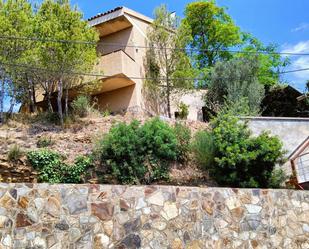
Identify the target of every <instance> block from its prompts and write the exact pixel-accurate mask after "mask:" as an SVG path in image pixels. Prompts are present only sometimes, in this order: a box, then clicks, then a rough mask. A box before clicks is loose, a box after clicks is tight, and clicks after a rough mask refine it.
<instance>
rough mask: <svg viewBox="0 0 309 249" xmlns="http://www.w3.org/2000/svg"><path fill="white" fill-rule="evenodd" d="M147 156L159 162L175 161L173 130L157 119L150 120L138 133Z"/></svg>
mask: <svg viewBox="0 0 309 249" xmlns="http://www.w3.org/2000/svg"><path fill="white" fill-rule="evenodd" d="M139 135H140V138H141V139H142V143H143V146H144V149H145V150H146V152H147V154H148V155H149V156H151V157H153V158H157V159H160V160H176V158H177V138H176V136H175V133H174V131H173V129H172V128H171V127H170V126H169V125H168V124H167V123H165V122H164V121H161V120H160V119H159V118H154V119H150V120H148V121H147V122H145V124H144V125H143V126H142V127H141V129H140V132H139Z"/></svg>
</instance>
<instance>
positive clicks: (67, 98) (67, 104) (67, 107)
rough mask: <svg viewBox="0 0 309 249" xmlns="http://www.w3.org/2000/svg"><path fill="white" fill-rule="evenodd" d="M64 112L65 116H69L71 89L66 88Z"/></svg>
mask: <svg viewBox="0 0 309 249" xmlns="http://www.w3.org/2000/svg"><path fill="white" fill-rule="evenodd" d="M64 113H65V116H66V117H68V116H69V89H68V88H66V89H65V106H64Z"/></svg>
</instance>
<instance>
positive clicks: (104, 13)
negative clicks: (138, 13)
mask: <svg viewBox="0 0 309 249" xmlns="http://www.w3.org/2000/svg"><path fill="white" fill-rule="evenodd" d="M121 9H123V7H122V6H121V7H116V8H114V9H112V10H108V11H105V12H103V13H98V14H97V15H95V16H92V17H90V18H88V21H91V20H93V19H96V18H98V17H101V16H105V15H108V14H110V13H113V12H115V11H117V10H121Z"/></svg>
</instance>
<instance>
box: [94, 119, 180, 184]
mask: <svg viewBox="0 0 309 249" xmlns="http://www.w3.org/2000/svg"><path fill="white" fill-rule="evenodd" d="M96 154H97V156H98V157H99V160H100V163H101V165H102V166H105V167H106V168H107V170H108V172H110V173H112V174H113V175H114V176H115V177H116V178H117V179H118V181H120V182H122V183H149V182H151V181H153V180H158V179H162V178H165V177H166V174H167V170H168V165H169V162H170V161H172V160H175V159H176V157H177V139H176V136H175V134H174V132H173V129H172V128H171V127H169V126H168V125H167V124H166V123H164V122H163V121H161V120H159V119H158V118H155V119H152V120H149V121H147V122H146V123H145V124H144V125H141V124H140V123H139V122H138V121H133V122H131V123H130V124H128V125H127V124H125V123H120V124H117V125H115V126H113V127H112V128H111V130H110V132H109V133H108V134H107V135H106V136H104V137H103V138H102V139H100V140H99V142H98V144H97V146H96Z"/></svg>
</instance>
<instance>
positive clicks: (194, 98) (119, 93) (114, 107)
mask: <svg viewBox="0 0 309 249" xmlns="http://www.w3.org/2000/svg"><path fill="white" fill-rule="evenodd" d="M152 21H153V20H152V19H151V18H149V17H146V16H144V15H142V14H140V13H137V12H135V11H133V10H130V9H128V8H125V7H118V8H115V9H113V10H110V11H108V12H105V13H102V14H98V15H97V16H94V17H92V18H90V19H88V22H89V25H90V26H91V27H93V28H95V29H97V31H98V33H99V36H100V40H99V42H98V46H97V50H98V54H99V55H100V57H99V60H98V62H97V64H96V65H95V67H94V69H93V73H95V74H98V75H102V77H99V78H98V79H97V80H99V84H98V88H97V89H96V91H95V92H94V93H93V97H94V98H96V99H97V101H98V104H99V106H100V108H102V109H108V110H109V111H110V112H114V113H116V112H122V111H126V110H142V111H146V112H148V113H151V114H153V115H166V114H167V110H166V106H165V104H164V103H165V101H163V100H160V99H158V97H157V96H155V97H154V98H151V97H150V96H149V94H147V93H146V92H145V91H144V90H145V89H144V88H143V85H144V81H145V57H146V52H147V51H146V50H147V31H148V28H149V25H150V24H151V22H152ZM83 81H84V82H85V84H88V83H87V82H91V81H93V77H90V76H89V77H85V78H84V80H83ZM38 93H39V94H38V95H39V96H37V101H38V102H39V103H38V105H39V106H44V105H46V103H45V101H44V96H43V95H42V91H38ZM76 93H77V92H76V91H74V90H73V89H71V91H70V98H71V99H72V98H74V97H75V96H76ZM201 97H202V94H201V93H197V92H194V93H186V94H185V95H184V96H182V97H181V98H179V97H178V96H177V95H174V96H173V97H172V104H171V107H172V113H173V114H174V112H176V111H177V105H178V103H179V101H182V102H184V103H186V104H188V105H190V107H189V110H190V113H189V117H188V118H189V119H193V120H201V110H202V106H203V103H202V101H201Z"/></svg>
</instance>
